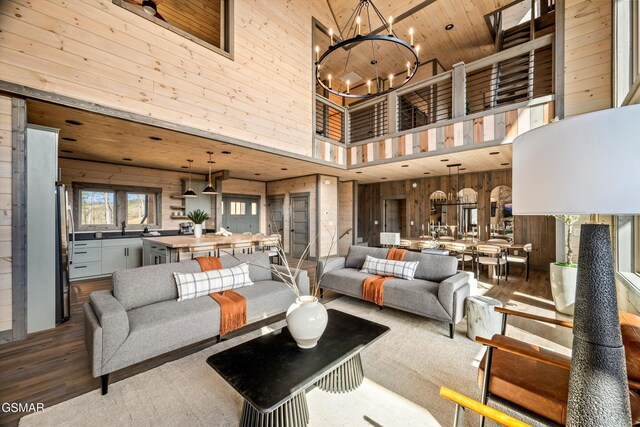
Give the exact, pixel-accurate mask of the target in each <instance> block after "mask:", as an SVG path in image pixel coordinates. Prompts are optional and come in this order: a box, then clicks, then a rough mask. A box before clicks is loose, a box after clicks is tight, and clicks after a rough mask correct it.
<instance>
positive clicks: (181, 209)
mask: <svg viewBox="0 0 640 427" xmlns="http://www.w3.org/2000/svg"><path fill="white" fill-rule="evenodd" d="M169 208H170V209H173V210H176V211H183V210H185V209H186V206H178V205H172V206H169Z"/></svg>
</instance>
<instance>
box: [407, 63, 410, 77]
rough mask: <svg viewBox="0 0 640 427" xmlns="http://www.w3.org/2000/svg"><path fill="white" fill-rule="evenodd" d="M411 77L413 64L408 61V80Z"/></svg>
mask: <svg viewBox="0 0 640 427" xmlns="http://www.w3.org/2000/svg"><path fill="white" fill-rule="evenodd" d="M409 77H411V63H410V62H409V61H407V78H409Z"/></svg>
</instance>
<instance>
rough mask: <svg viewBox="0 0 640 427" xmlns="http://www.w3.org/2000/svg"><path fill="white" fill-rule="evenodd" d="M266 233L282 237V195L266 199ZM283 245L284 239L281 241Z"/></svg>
mask: <svg viewBox="0 0 640 427" xmlns="http://www.w3.org/2000/svg"><path fill="white" fill-rule="evenodd" d="M267 218H268V222H267V233H268V234H280V236H281V237H282V239H284V196H276V197H269V199H268V201H267ZM282 245H283V246H284V240H283V241H282Z"/></svg>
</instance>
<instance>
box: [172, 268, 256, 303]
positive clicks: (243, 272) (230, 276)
mask: <svg viewBox="0 0 640 427" xmlns="http://www.w3.org/2000/svg"><path fill="white" fill-rule="evenodd" d="M173 277H174V278H175V280H176V286H177V287H178V301H184V300H188V299H192V298H197V297H201V296H204V295H209V294H211V293H214V292H222V291H226V290H229V289H237V288H242V287H243V286H251V285H253V282H252V281H251V278H250V277H249V265H248V264H247V263H246V262H245V263H242V264H238V265H236V266H235V267H231V268H221V269H219V270H209V271H203V272H202V273H173Z"/></svg>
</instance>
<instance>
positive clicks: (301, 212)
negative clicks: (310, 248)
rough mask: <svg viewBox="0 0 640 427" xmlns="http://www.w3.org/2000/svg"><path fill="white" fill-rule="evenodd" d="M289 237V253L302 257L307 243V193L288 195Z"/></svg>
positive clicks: (295, 256)
mask: <svg viewBox="0 0 640 427" xmlns="http://www.w3.org/2000/svg"><path fill="white" fill-rule="evenodd" d="M290 203H291V239H290V242H291V244H290V246H291V247H290V249H289V250H290V253H291V256H292V257H294V258H300V257H302V254H303V253H304V251H305V249H306V248H307V245H308V244H309V195H308V194H300V195H298V194H296V195H293V194H292V195H291V196H290Z"/></svg>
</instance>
